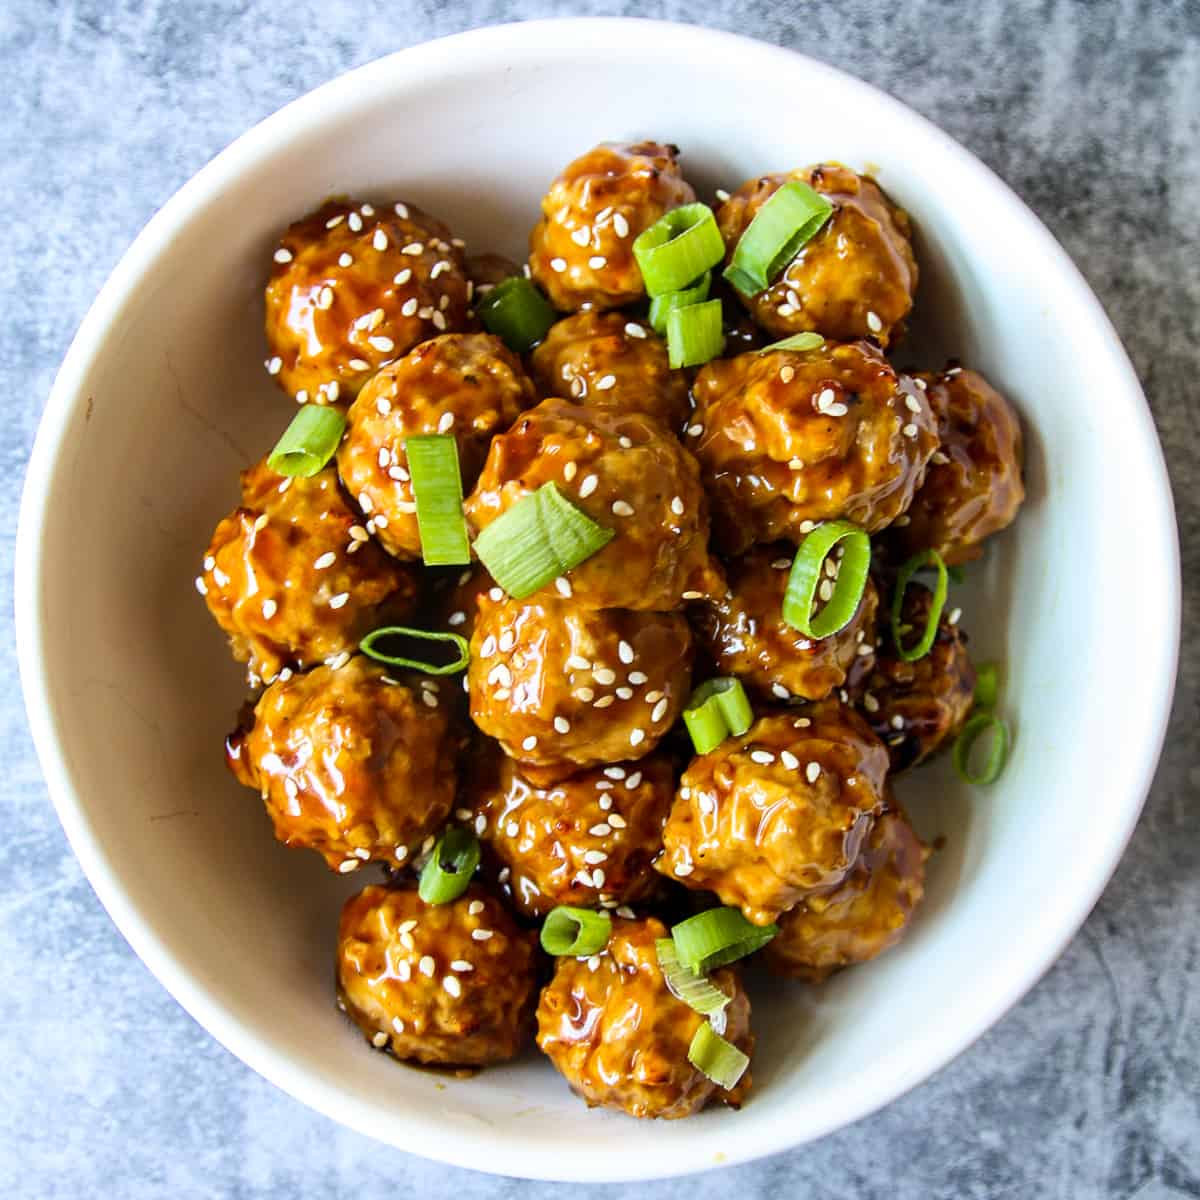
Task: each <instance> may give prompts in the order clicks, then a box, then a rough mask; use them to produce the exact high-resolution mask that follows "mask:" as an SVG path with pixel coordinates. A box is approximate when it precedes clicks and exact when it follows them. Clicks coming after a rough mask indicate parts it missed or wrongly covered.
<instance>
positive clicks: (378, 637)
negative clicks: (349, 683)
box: [358, 625, 471, 675]
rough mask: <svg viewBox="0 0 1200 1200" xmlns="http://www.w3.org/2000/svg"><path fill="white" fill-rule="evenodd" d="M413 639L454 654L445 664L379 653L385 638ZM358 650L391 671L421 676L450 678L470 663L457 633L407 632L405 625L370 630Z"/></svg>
mask: <svg viewBox="0 0 1200 1200" xmlns="http://www.w3.org/2000/svg"><path fill="white" fill-rule="evenodd" d="M406 637H407V638H416V639H417V640H418V641H422V642H446V643H448V644H449V645H451V646H453V647H454V649H455V650H456V651H457V652H458V653H457V654H456V655H455V657H454V659H453V661H451V662H448V663H440V664H439V663H431V662H425V661H424V660H423V659H419V658H407V657H405V656H403V655H400V654H388V653H387V652H386V651H385V650H380V649H379V643H380V642H382V641H385V640H386V639H388V638H406ZM358 648H359V649H360V650H361V651H362V652H363V653H364V654H365V655H367V656H368V657H370V658H373V659H375V660H376V661H377V662H382V663H388V664H389V665H390V666H393V667H408V668H409V669H410V670H413V671H420V672H421V674H423V675H453V674H455V673H456V672H457V671H461V670H463V669H464V668H465V667H466V665H467V663H468V662H470V661H471V651H470V648H469V647H468V645H467V639H466V638H465V637H463V636H462V635H461V634H457V633H439V632H437V631H436V630H431V629H410V628H409V627H408V626H407V625H384V626H383V627H382V628H381V629H375V630H372V631H371V632H370V633H368V634H367V636H366V637H365V638H363V640H362V641H361V642H359V643H358Z"/></svg>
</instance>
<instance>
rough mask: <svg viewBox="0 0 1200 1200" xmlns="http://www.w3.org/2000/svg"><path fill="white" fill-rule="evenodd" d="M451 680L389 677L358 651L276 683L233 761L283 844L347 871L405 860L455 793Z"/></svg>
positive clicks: (241, 734) (460, 743)
mask: <svg viewBox="0 0 1200 1200" xmlns="http://www.w3.org/2000/svg"><path fill="white" fill-rule="evenodd" d="M453 686H454V685H453V684H451V683H449V682H447V681H446V680H435V679H430V678H427V677H420V678H419V679H418V678H416V677H412V676H405V677H403V678H401V679H399V680H397V679H393V678H392V676H390V675H388V673H387V669H386V668H385V667H383V666H382V665H381V664H379V663H375V662H372V661H371V660H370V659H368V658H365V657H363V656H361V655H356V656H355V657H353V658H351V659H350V660H349V661H348V662H347V663H346V664H345V665H344V666H342V667H339V668H336V669H335V668H333V667H317V668H316V669H315V670H312V671H310V672H308V674H307V675H293V676H292V677H291V678H289V679H286V680H284V679H281V680H279V681H278V682H276V683H273V684H271V686H270V687H269V688H267V690H266V691H265V692H263V694H262V696H261V697H260V699H259V701H258V704H257V705H256V706H255V709H254V721H253V725H252V726H251V728H250V729H248V730H244V731H238V732H237V733H235V734H233V735H231V736H230V738H229V740H228V742H227V743H226V755H227V758H228V761H229V765H230V767H231V768H232V770H233V772H234V774H235V775H237V777H238V778H239V779H240V780H241V781H242V782H243V783H244V784H246V785H247V786H248V787H252V788H256V789H257V790H258V791H259V792H260V793H261V795H262V798H263V800H264V802H265V803H266V806H267V812H268V814H269V815H270V817H271V820H272V821H273V822H274V823H275V836H276V837H277V838H278V839H279V840H280V841H281V842H283V843H284V844H285V845H287V846H297V847H307V848H308V849H310V850H316V851H317V852H318V853H319V854H321V855H322V856H323V857H324V859H325V861H326V862H327V863H328V864H329V866H330V868H331V869H333V870H336V871H341V872H343V873H345V872H347V871H353V870H354V869H355V868H357V867H358V866H360V865H361V864H362V863H363V862H367V861H374V862H383V863H388V864H390V865H391V866H400V865H401V864H403V863H404V862H405V861H407V860H408V858H409V857H410V856H411V855H412V854H413V852H414V851H415V850H416V849H417V848H418V847H419V846H420V845H421V843H422V842H423V841H424V840H425V839H426V838H427V837H429V836H430V835H432V834H434V833H436V832H437V831H438V830H439V829H441V827H442V825H443V823H444V822H445V820H446V817H447V815H448V814H449V812H450V808H451V805H452V804H453V802H454V789H455V785H456V783H457V769H458V768H457V763H458V757H459V755H460V754H461V752H462V750H463V748H464V746H465V744H466V743H465V737H464V735H463V732H462V731H461V730H460V729H459V728H458V726H457V723H456V722H455V720H454V718H453V716H452V714H451V709H450V705H449V699H448V695H447V693H448V692H450V691H451V689H452V688H453Z"/></svg>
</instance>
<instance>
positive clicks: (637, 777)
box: [625, 771, 642, 792]
mask: <svg viewBox="0 0 1200 1200" xmlns="http://www.w3.org/2000/svg"><path fill="white" fill-rule="evenodd" d="M641 785H642V773H641V771H634V773H633V774H632V775H630V777H629V778H628V779H627V780H625V790H626V791H627V792H632V791H635V790H636V789H637V788H639V787H641Z"/></svg>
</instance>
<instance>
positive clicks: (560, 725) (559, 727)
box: [554, 717, 571, 733]
mask: <svg viewBox="0 0 1200 1200" xmlns="http://www.w3.org/2000/svg"><path fill="white" fill-rule="evenodd" d="M554 730H555V732H556V733H570V732H571V722H570V721H568V720H567V718H566V717H555V718H554Z"/></svg>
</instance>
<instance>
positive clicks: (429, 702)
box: [421, 692, 438, 708]
mask: <svg viewBox="0 0 1200 1200" xmlns="http://www.w3.org/2000/svg"><path fill="white" fill-rule="evenodd" d="M421 702H422V703H423V704H424V705H425V707H426V708H437V706H438V702H437V697H436V696H435V695H434V694H433V693H432V692H422V693H421Z"/></svg>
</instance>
